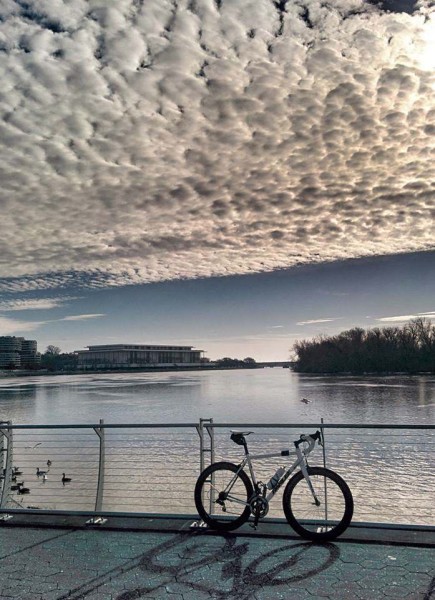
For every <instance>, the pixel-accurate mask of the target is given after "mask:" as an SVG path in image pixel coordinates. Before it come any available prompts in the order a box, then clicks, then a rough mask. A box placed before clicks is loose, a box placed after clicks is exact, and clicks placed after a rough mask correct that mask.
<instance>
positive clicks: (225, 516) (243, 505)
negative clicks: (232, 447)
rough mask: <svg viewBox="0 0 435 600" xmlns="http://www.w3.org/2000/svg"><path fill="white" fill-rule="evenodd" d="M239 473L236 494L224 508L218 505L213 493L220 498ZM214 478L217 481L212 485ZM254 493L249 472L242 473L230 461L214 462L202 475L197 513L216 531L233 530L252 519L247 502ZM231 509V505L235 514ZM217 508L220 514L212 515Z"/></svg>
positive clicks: (196, 500)
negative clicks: (220, 494)
mask: <svg viewBox="0 0 435 600" xmlns="http://www.w3.org/2000/svg"><path fill="white" fill-rule="evenodd" d="M235 474H237V477H236V480H235V483H234V485H233V486H232V489H233V490H234V486H236V489H235V490H234V492H233V494H232V495H230V496H229V497H228V498H226V499H225V501H224V505H223V506H222V505H221V504H219V503H216V501H214V502H213V501H212V499H211V498H210V494H213V493H214V495H215V497H218V496H219V493H220V492H224V491H225V489H226V487H227V485H228V484H229V483H230V482H231V480H232V479H233V478H234V475H235ZM212 477H213V478H214V481H215V483H214V485H212V480H211V478H212ZM217 477H218V478H219V480H218V481H217V480H216V478H217ZM222 486H223V487H222ZM221 488H222V489H221ZM253 491H254V490H253V487H252V483H251V480H250V479H249V477H248V476H247V474H246V473H245V471H243V470H240V471H239V467H238V466H237V465H234V464H233V463H230V462H219V463H214V464H212V465H210V466H209V467H207V469H205V470H204V471H203V472H202V473H201V475H200V476H199V477H198V480H197V482H196V485H195V505H196V510H197V511H198V514H199V516H200V517H201V519H202V520H203V521H204V522H205V523H207V525H209V527H211V528H212V529H217V530H218V531H232V530H233V529H237V528H238V527H240V526H241V525H243V523H245V522H246V521H247V520H248V519H249V515H250V514H251V509H250V506H249V505H248V504H247V503H248V502H249V499H250V498H251V496H252V494H253ZM203 499H204V501H203ZM232 499H234V501H232ZM209 506H210V509H209ZM228 506H230V508H231V510H234V513H232V512H228ZM213 509H214V510H215V511H216V512H215V513H211V512H210V510H213Z"/></svg>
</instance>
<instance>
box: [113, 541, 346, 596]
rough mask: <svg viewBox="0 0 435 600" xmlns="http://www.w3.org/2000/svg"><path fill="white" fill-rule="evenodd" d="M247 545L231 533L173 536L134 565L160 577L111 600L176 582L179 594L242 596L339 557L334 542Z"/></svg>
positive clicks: (293, 578)
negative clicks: (208, 542) (208, 543)
mask: <svg viewBox="0 0 435 600" xmlns="http://www.w3.org/2000/svg"><path fill="white" fill-rule="evenodd" d="M211 539H213V540H214V542H213V543H212V545H211V547H208V548H205V547H204V546H205V544H204V542H205V540H211ZM216 541H219V543H216ZM251 546H254V543H253V542H251V541H246V538H242V539H239V538H238V537H237V536H236V535H231V534H230V535H226V536H222V537H214V538H211V537H209V536H207V537H206V536H201V535H200V536H195V538H193V536H189V537H186V536H185V535H183V536H176V537H175V538H173V539H171V540H169V541H167V542H165V543H164V544H161V545H160V546H158V547H157V548H154V549H152V550H150V551H148V552H146V553H145V554H144V555H143V556H142V557H141V559H140V561H139V563H138V568H139V569H140V570H141V571H142V572H143V573H144V575H145V576H146V578H149V577H150V576H159V577H161V578H162V579H163V581H162V582H160V581H156V583H155V584H154V585H153V584H147V585H144V586H141V587H136V588H134V589H130V590H127V591H125V592H123V593H122V594H120V595H119V596H117V597H116V600H134V599H137V598H143V597H146V596H147V595H148V594H150V593H152V592H156V591H157V590H159V589H161V588H165V587H166V586H168V584H169V583H170V582H176V584H177V589H178V590H179V591H180V592H184V593H186V594H190V596H192V597H194V596H193V594H194V593H195V592H202V593H207V594H209V595H211V596H212V597H214V598H219V599H222V600H224V599H225V598H235V597H236V598H238V599H240V600H248V599H250V598H252V597H253V594H254V593H255V592H256V591H258V590H259V589H260V588H265V587H266V588H267V587H270V586H278V585H280V586H286V585H287V586H288V585H291V584H296V583H297V582H300V581H302V580H306V579H308V578H310V577H313V576H315V575H317V574H318V573H320V572H321V571H323V570H325V569H328V568H329V567H330V566H331V565H332V564H333V563H334V562H335V561H336V560H337V559H338V558H339V556H340V550H339V548H338V546H336V545H334V544H331V543H329V544H323V545H316V544H312V543H309V542H293V543H291V544H288V543H286V544H284V545H282V546H281V547H279V548H274V549H271V550H268V551H267V552H262V545H261V543H256V544H255V547H254V548H252V547H251ZM204 552H208V553H206V554H204ZM252 554H254V557H253V558H251V555H252ZM183 588H184V589H183Z"/></svg>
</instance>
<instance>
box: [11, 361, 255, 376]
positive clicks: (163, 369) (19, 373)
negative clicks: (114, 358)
mask: <svg viewBox="0 0 435 600" xmlns="http://www.w3.org/2000/svg"><path fill="white" fill-rule="evenodd" d="M264 368H266V367H265V366H264V365H262V364H253V365H249V366H246V367H242V366H240V365H239V366H236V367H223V366H217V365H209V364H205V365H193V366H192V367H186V366H182V367H179V366H176V365H174V366H171V367H145V368H141V367H138V368H130V369H129V368H126V369H95V370H94V369H71V370H63V371H49V370H48V369H39V370H35V371H24V370H18V369H16V370H13V371H5V370H3V371H2V370H0V378H2V377H43V376H47V375H48V376H51V375H109V374H111V373H123V374H125V373H166V372H168V371H171V372H173V371H189V372H190V371H234V370H236V369H241V370H243V371H245V370H249V369H264Z"/></svg>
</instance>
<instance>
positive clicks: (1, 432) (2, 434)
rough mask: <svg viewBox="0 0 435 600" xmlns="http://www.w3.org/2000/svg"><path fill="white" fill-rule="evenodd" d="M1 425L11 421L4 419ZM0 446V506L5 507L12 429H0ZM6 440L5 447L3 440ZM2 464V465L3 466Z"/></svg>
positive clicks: (10, 471)
mask: <svg viewBox="0 0 435 600" xmlns="http://www.w3.org/2000/svg"><path fill="white" fill-rule="evenodd" d="M3 425H12V422H11V421H6V422H4V423H3ZM0 439H1V442H0V448H1V450H2V452H1V454H2V460H1V461H0V464H1V466H2V474H3V487H2V495H1V498H0V508H5V507H6V503H7V501H8V498H9V495H10V493H11V481H12V464H13V431H12V429H9V428H8V429H0ZM5 440H6V448H5V444H4V442H5ZM5 452H6V460H3V454H4V453H5ZM3 465H4V466H3Z"/></svg>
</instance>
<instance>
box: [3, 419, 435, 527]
mask: <svg viewBox="0 0 435 600" xmlns="http://www.w3.org/2000/svg"><path fill="white" fill-rule="evenodd" d="M201 427H202V428H203V430H205V431H207V434H208V435H207V438H208V436H210V440H208V439H207V442H208V441H209V442H210V444H207V445H206V444H205V438H204V437H203V438H201V435H199V432H200V431H201ZM237 428H239V429H240V428H249V429H257V430H259V431H258V436H255V438H253V439H252V444H253V445H254V447H255V445H257V447H258V448H259V449H260V448H263V447H264V446H266V447H269V448H271V447H276V444H281V443H283V444H284V443H286V444H288V441H289V430H291V433H290V436H291V435H295V439H296V436H297V434H299V433H302V432H303V433H311V432H312V430H315V429H320V428H323V430H324V433H325V437H326V439H327V444H328V466H329V467H330V468H332V469H333V470H337V471H338V472H339V473H340V474H341V475H342V476H343V477H344V479H345V480H346V481H348V483H349V485H350V486H351V489H352V490H353V492H354V497H355V505H356V516H355V519H356V521H358V522H359V523H363V522H375V520H376V522H377V521H382V520H383V522H384V523H390V522H391V519H392V520H393V522H394V523H395V524H401V525H403V524H404V523H412V524H413V525H415V526H419V524H420V523H421V526H423V527H426V526H431V527H433V526H434V525H435V523H434V519H433V509H432V502H431V501H432V499H433V496H434V492H435V490H434V489H433V483H432V480H431V477H430V475H431V473H432V472H433V469H434V467H435V450H434V447H435V436H434V434H433V432H435V424H425V423H421V424H398V423H392V424H390V423H364V424H356V423H324V422H323V423H322V422H320V423H316V422H314V423H313V422H311V423H282V422H281V423H232V422H231V423H222V422H220V423H216V422H211V421H210V420H207V419H202V420H201V421H200V422H199V424H198V422H194V423H193V422H192V423H191V422H189V423H103V422H99V423H96V424H86V423H71V424H65V423H63V424H23V425H14V424H11V423H7V424H6V423H4V422H2V424H1V430H3V431H4V433H3V434H1V432H0V435H3V437H4V440H3V441H4V444H5V445H6V447H7V445H8V443H10V445H9V449H10V450H12V452H11V454H13V457H10V458H9V459H8V460H9V467H10V468H9V469H8V475H7V477H6V478H3V481H0V497H1V495H2V494H1V492H3V497H4V499H3V506H2V507H1V508H0V514H1V513H5V512H10V513H11V514H12V513H14V514H15V513H16V512H29V511H34V512H35V514H51V513H57V512H58V511H60V512H61V513H68V514H70V515H73V514H85V513H86V514H93V515H101V514H113V515H121V514H131V515H137V514H140V515H142V516H150V515H155V516H156V517H157V516H163V515H167V516H169V515H170V514H174V513H175V514H179V515H181V514H183V515H190V516H191V517H192V518H195V515H196V511H195V505H194V501H193V489H194V486H195V482H196V478H197V477H198V474H199V472H200V469H201V468H203V467H205V466H207V463H209V462H212V461H214V460H217V461H219V460H223V459H225V460H227V459H229V460H232V461H237V460H238V458H239V454H238V448H237V447H236V446H234V444H232V443H231V442H230V441H229V437H228V435H227V432H228V430H230V429H237ZM267 429H268V430H274V431H273V432H270V433H266V430H267ZM225 430H227V431H225ZM345 430H347V432H346V431H345ZM350 430H352V431H353V433H350ZM358 430H359V433H357V431H358ZM370 430H372V432H371V433H370V434H368V432H369V431H370ZM380 430H383V431H382V433H379V434H378V435H377V434H376V431H380ZM98 432H100V433H101V434H103V436H104V437H101V436H100V435H99V434H98ZM394 432H396V433H394ZM398 432H407V433H404V434H403V435H402V434H401V433H398ZM418 432H426V433H418ZM9 434H10V435H9ZM204 434H205V432H204ZM290 439H292V438H291V437H290ZM9 440H10V441H9ZM12 442H13V443H12ZM343 448H344V449H345V452H343ZM6 456H7V453H6V452H2V453H0V467H2V468H4V467H5V466H6V463H5V461H6ZM47 459H50V471H49V473H48V475H47V480H46V481H43V480H42V478H38V477H37V475H36V467H39V468H40V469H41V468H42V469H45V468H46V467H45V464H46V463H47ZM318 459H319V461H321V460H322V456H321V453H319V455H318ZM2 460H3V464H2ZM11 461H12V462H11ZM314 461H315V457H314V458H313V462H314ZM264 462H266V461H264ZM51 463H52V464H51ZM17 465H18V467H19V468H20V470H22V471H23V475H21V477H20V480H21V479H24V480H25V485H26V487H29V488H30V493H29V494H28V495H19V494H18V493H17V491H14V493H12V491H13V490H11V489H10V487H11V485H13V484H12V482H11V481H7V482H6V479H10V478H11V468H12V466H17ZM261 466H262V465H260V467H261ZM263 466H264V468H265V469H269V466H268V465H267V464H265V465H263ZM273 467H274V468H276V465H273ZM388 469H390V471H388ZM65 471H66V473H67V477H71V478H72V481H71V482H69V483H67V484H66V485H63V482H62V480H61V475H62V472H65ZM393 472H394V476H392V475H391V473H393ZM408 473H409V478H408ZM266 474H267V473H266ZM268 474H269V475H270V472H269V473H268ZM398 481H399V483H400V485H401V486H402V487H401V489H399V491H397V490H396V488H395V487H394V486H393V484H394V485H395V484H396V483H397V482H398ZM6 483H7V484H8V489H7V490H5V485H6ZM420 483H422V484H423V487H422V486H421V485H420ZM14 487H15V486H14ZM1 488H3V490H2V489H1ZM381 493H382V494H383V495H381ZM377 494H378V496H377ZM395 494H396V495H395ZM5 496H8V498H9V502H6V501H5ZM367 498H368V500H369V502H367V501H366V499H367ZM379 502H380V505H379ZM395 502H396V506H394V503H395ZM382 503H383V504H382ZM20 504H21V506H22V508H20V507H19V506H20ZM275 504H276V507H277V513H276V514H279V516H281V517H282V510H281V506H280V502H279V500H277V501H276V502H275ZM402 504H403V506H402ZM368 505H370V506H371V505H373V507H372V508H370V506H369V509H370V510H369V509H367V506H368ZM17 506H18V508H17ZM428 506H429V509H428ZM14 507H15V508H14ZM389 510H390V513H389V512H388V511H389ZM401 510H402V512H400V511H401ZM358 511H359V513H358ZM428 514H429V515H432V516H429V517H428V516H427V515H428ZM378 515H380V516H378ZM270 516H273V515H272V513H270ZM408 518H409V520H408Z"/></svg>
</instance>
